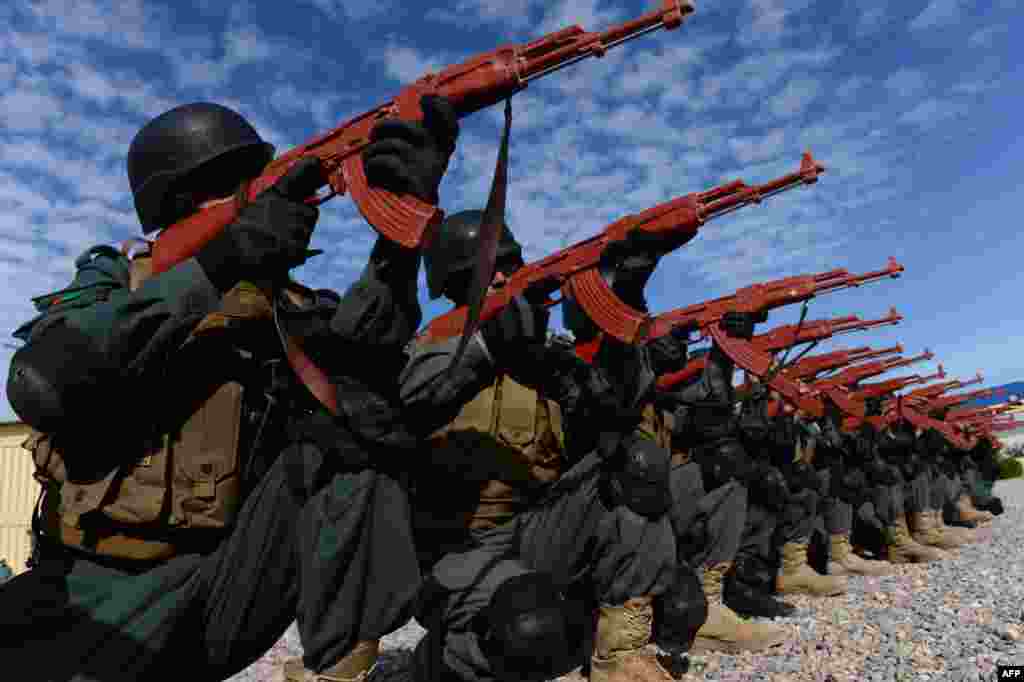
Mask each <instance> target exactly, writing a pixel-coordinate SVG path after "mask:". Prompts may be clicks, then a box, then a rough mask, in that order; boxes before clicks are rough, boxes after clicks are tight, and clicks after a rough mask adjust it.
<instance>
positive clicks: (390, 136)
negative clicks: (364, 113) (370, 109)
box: [363, 95, 459, 204]
mask: <svg viewBox="0 0 1024 682" xmlns="http://www.w3.org/2000/svg"><path fill="white" fill-rule="evenodd" d="M420 107H421V108H422V109H423V121H422V122H418V121H417V122H412V121H403V120H402V119H399V118H385V119H382V120H381V121H380V122H379V123H377V125H375V126H374V127H373V130H372V131H370V142H371V144H369V145H368V146H367V147H366V149H365V150H364V151H363V168H364V170H365V171H366V179H367V182H369V184H371V185H374V186H376V187H380V188H382V189H386V190H388V191H389V192H394V193H396V194H411V195H413V196H414V197H416V198H417V199H420V200H422V201H426V202H427V203H431V204H436V203H438V196H437V188H438V186H439V185H440V184H441V178H442V177H444V172H445V171H446V170H447V169H448V160H449V159H450V158H451V156H452V153H453V152H454V151H455V141H456V140H457V139H458V137H459V117H458V115H457V114H456V113H455V109H454V108H453V107H452V105H451V102H449V101H448V100H447V99H445V98H444V97H438V96H436V95H426V96H424V97H423V98H422V99H421V100H420Z"/></svg>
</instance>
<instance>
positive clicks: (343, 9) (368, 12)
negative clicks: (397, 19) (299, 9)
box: [310, 0, 394, 22]
mask: <svg viewBox="0 0 1024 682" xmlns="http://www.w3.org/2000/svg"><path fill="white" fill-rule="evenodd" d="M310 2H311V3H312V4H313V6H315V7H317V8H319V9H320V10H321V11H322V12H323V13H324V14H326V15H327V16H329V17H330V18H331V19H333V20H334V21H338V22H340V21H343V20H344V19H350V20H352V21H364V20H366V19H369V18H370V17H375V16H379V15H381V14H385V13H387V12H390V11H391V10H392V9H393V7H394V4H393V3H392V2H389V0H310Z"/></svg>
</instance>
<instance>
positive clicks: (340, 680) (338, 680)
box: [284, 639, 380, 682]
mask: <svg viewBox="0 0 1024 682" xmlns="http://www.w3.org/2000/svg"><path fill="white" fill-rule="evenodd" d="M379 653H380V640H379V639H374V640H369V641H365V642H356V645H355V647H353V648H352V651H350V652H348V654H347V655H346V656H345V657H344V658H342V659H341V660H340V661H338V662H337V663H335V664H334V665H332V666H331V667H330V668H328V669H327V670H325V671H323V672H321V673H315V672H313V671H312V670H307V669H306V667H305V666H304V665H303V664H302V659H301V658H292V659H289V660H287V661H285V662H284V679H285V682H364V681H365V680H366V678H368V677H369V676H370V673H371V672H373V668H374V667H375V666H376V665H377V656H378V654H379Z"/></svg>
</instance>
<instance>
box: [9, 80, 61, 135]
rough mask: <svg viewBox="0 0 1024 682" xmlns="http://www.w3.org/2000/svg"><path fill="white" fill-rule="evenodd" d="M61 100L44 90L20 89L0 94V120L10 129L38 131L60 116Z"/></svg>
mask: <svg viewBox="0 0 1024 682" xmlns="http://www.w3.org/2000/svg"><path fill="white" fill-rule="evenodd" d="M63 108H64V107H63V102H61V100H60V99H58V98H57V97H54V96H53V95H51V94H49V93H44V92H29V91H26V90H22V89H16V90H12V91H8V92H6V93H4V94H3V95H0V121H2V122H3V127H4V128H5V129H7V130H10V131H18V132H38V131H42V130H45V129H46V128H47V126H48V125H50V124H51V123H53V122H54V121H56V120H57V119H59V118H60V116H61V112H62V110H63Z"/></svg>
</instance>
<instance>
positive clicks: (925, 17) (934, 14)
mask: <svg viewBox="0 0 1024 682" xmlns="http://www.w3.org/2000/svg"><path fill="white" fill-rule="evenodd" d="M962 6H963V0H931V2H929V3H928V6H927V7H925V8H924V10H922V11H921V13H920V14H918V15H917V16H916V17H915V18H914V19H913V21H911V22H910V28H911V29H912V30H915V31H926V30H928V29H932V28H939V27H941V26H948V25H949V24H953V23H955V22H957V21H958V20H959V19H960V15H961V11H962Z"/></svg>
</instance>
